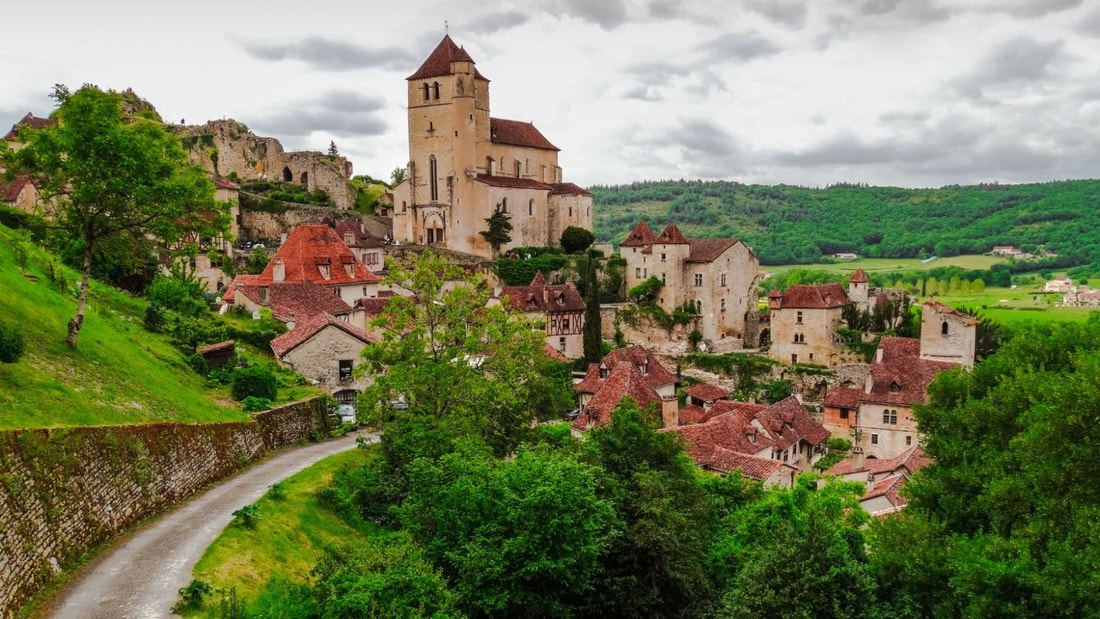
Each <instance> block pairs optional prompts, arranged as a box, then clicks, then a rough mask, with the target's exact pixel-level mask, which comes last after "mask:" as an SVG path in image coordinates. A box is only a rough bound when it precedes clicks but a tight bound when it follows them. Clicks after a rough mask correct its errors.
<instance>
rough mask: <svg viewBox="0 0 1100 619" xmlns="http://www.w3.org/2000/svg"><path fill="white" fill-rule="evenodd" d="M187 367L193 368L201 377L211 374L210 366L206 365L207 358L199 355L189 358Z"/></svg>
mask: <svg viewBox="0 0 1100 619" xmlns="http://www.w3.org/2000/svg"><path fill="white" fill-rule="evenodd" d="M187 365H189V366H191V369H192V370H194V371H195V373H196V374H198V375H200V376H206V375H208V374H210V365H209V364H207V363H206V358H205V357H203V356H202V355H200V354H198V353H196V354H193V355H191V356H190V357H188V358H187Z"/></svg>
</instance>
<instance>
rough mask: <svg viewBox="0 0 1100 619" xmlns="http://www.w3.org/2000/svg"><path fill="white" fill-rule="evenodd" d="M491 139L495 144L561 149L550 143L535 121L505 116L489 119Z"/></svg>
mask: <svg viewBox="0 0 1100 619" xmlns="http://www.w3.org/2000/svg"><path fill="white" fill-rule="evenodd" d="M489 141H491V142H492V143H493V144H510V145H512V146H526V147H528V148H539V149H542V150H561V149H560V148H558V147H557V146H554V145H553V144H551V143H550V140H547V139H546V136H544V135H543V134H542V132H540V131H539V130H538V129H536V128H535V125H534V124H533V123H525V122H522V121H518V120H506V119H504V118H490V119H489Z"/></svg>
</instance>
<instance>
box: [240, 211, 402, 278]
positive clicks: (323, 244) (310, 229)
mask: <svg viewBox="0 0 1100 619" xmlns="http://www.w3.org/2000/svg"><path fill="white" fill-rule="evenodd" d="M278 260H282V262H283V266H284V269H285V271H286V276H285V277H284V278H283V280H282V281H287V282H304V281H311V282H314V283H317V284H321V285H324V286H344V285H352V284H360V283H362V284H370V283H375V282H378V281H381V279H382V278H380V277H378V276H377V275H375V274H374V273H371V272H370V270H368V269H367V267H366V266H364V265H363V264H362V263H360V262H359V261H358V260H356V259H355V254H354V253H352V251H351V248H349V247H348V246H347V244H345V243H344V240H343V239H342V238H340V236H339V235H338V234H336V231H335V230H333V229H332V228H330V227H328V226H325V225H317V224H302V225H299V226H296V227H295V228H294V229H293V230H291V231H290V235H289V236H288V237H287V239H286V242H284V243H283V244H282V246H281V247H279V249H278V250H277V251H276V252H275V255H274V256H272V258H271V261H270V262H268V263H267V267H265V268H264V270H263V273H260V275H259V277H258V278H257V280H256V283H257V284H259V285H265V284H270V283H271V282H272V281H274V280H273V274H274V270H275V264H276V261H278ZM322 267H327V268H328V274H329V276H328V277H327V278H326V277H325V276H324V274H323V272H322V270H321V268H322Z"/></svg>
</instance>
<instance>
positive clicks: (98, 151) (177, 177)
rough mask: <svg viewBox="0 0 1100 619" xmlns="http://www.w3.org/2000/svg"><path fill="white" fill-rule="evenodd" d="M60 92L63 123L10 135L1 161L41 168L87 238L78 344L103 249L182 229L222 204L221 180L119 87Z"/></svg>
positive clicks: (73, 231)
mask: <svg viewBox="0 0 1100 619" xmlns="http://www.w3.org/2000/svg"><path fill="white" fill-rule="evenodd" d="M53 98H54V99H55V100H56V101H57V104H58V108H57V110H56V111H55V112H54V114H53V117H54V118H56V119H57V120H58V123H57V124H56V125H53V126H49V127H45V128H41V129H35V130H30V131H20V134H19V140H20V141H21V142H22V143H23V146H22V148H20V149H18V150H16V151H14V152H13V151H11V150H10V149H8V148H7V147H6V145H5V146H4V147H3V148H4V150H3V151H0V164H2V165H3V167H5V168H7V169H8V171H9V173H12V174H14V173H28V174H32V175H33V176H34V177H35V179H36V180H37V182H38V188H39V191H40V192H41V194H42V197H43V199H44V203H45V204H46V205H47V206H48V208H49V210H52V213H51V214H52V215H53V216H54V218H55V220H56V222H57V225H59V226H61V228H62V229H63V230H64V231H65V232H66V234H67V235H68V237H69V238H70V239H72V240H74V241H77V242H78V243H79V245H80V260H79V265H80V273H81V285H80V294H79V300H78V304H77V311H76V315H75V316H74V317H73V318H72V320H70V321H69V325H68V335H67V337H66V342H67V343H68V345H69V346H71V347H76V345H77V341H78V337H79V334H80V328H81V326H83V324H84V314H85V311H86V308H87V305H88V284H89V279H90V278H91V274H92V270H93V260H96V259H102V256H103V254H101V253H99V252H101V251H109V252H110V253H111V254H114V255H125V254H126V252H134V251H135V250H142V249H143V250H144V252H145V253H146V254H149V253H150V248H149V247H148V241H147V239H146V235H153V236H154V237H156V238H158V239H161V240H162V241H165V242H170V241H172V240H174V239H177V238H179V235H180V233H181V230H180V228H181V224H180V221H181V220H182V219H183V218H184V216H185V215H187V214H188V213H189V212H191V211H192V209H195V208H207V209H211V210H213V209H214V203H213V197H214V186H213V184H211V183H210V181H208V180H207V179H206V177H205V175H204V173H203V172H202V169H201V168H199V167H197V166H193V165H190V164H189V163H188V159H187V154H186V153H185V152H184V150H183V148H182V146H181V144H180V141H179V137H178V136H176V135H175V134H172V133H169V132H168V131H167V130H166V129H165V127H164V125H163V124H162V123H161V122H160V119H159V118H157V117H156V114H155V113H154V112H152V111H150V110H142V111H138V112H136V113H134V114H127V113H126V112H125V111H124V101H123V97H122V96H121V95H119V94H117V93H114V92H103V91H101V90H99V89H98V88H96V87H94V86H90V85H86V86H84V87H82V88H80V89H79V90H77V91H76V92H70V91H69V90H68V89H67V88H65V87H64V86H61V85H58V86H56V87H55V89H54V92H53Z"/></svg>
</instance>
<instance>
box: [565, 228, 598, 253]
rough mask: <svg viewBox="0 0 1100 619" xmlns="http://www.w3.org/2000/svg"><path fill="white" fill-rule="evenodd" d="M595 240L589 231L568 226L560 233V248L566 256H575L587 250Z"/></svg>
mask: <svg viewBox="0 0 1100 619" xmlns="http://www.w3.org/2000/svg"><path fill="white" fill-rule="evenodd" d="M595 240H596V237H595V235H593V234H592V231H591V230H586V229H585V228H581V227H580V226H569V227H568V228H566V229H565V230H562V233H561V248H562V249H564V250H565V253H567V254H575V253H577V252H580V251H584V250H586V249H588V248H589V247H590V246H591V245H592V242H593V241H595Z"/></svg>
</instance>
